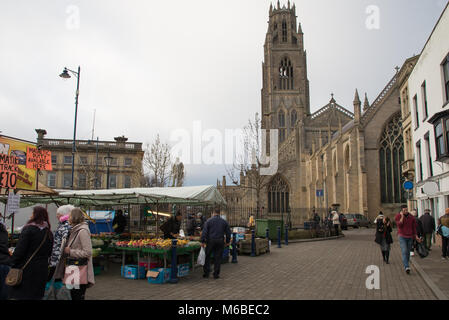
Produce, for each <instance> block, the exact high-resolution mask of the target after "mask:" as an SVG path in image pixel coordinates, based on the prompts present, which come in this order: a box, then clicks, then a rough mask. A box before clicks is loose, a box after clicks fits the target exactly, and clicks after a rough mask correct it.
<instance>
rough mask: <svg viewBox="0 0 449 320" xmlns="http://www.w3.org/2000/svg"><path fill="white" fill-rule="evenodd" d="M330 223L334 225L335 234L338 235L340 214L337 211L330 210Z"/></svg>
mask: <svg viewBox="0 0 449 320" xmlns="http://www.w3.org/2000/svg"><path fill="white" fill-rule="evenodd" d="M332 224H333V225H334V229H335V235H336V236H338V229H339V227H340V216H339V215H338V212H337V211H332Z"/></svg>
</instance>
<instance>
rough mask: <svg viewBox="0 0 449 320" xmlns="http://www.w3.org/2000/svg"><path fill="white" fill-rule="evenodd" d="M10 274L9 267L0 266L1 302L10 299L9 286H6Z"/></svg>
mask: <svg viewBox="0 0 449 320" xmlns="http://www.w3.org/2000/svg"><path fill="white" fill-rule="evenodd" d="M8 272H9V266H6V265H3V264H0V300H6V299H8V286H7V285H6V284H5V279H6V276H7V275H8Z"/></svg>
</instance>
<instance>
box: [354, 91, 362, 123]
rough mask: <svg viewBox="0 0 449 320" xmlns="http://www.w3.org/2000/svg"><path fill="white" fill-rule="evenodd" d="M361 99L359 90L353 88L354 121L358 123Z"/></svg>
mask: <svg viewBox="0 0 449 320" xmlns="http://www.w3.org/2000/svg"><path fill="white" fill-rule="evenodd" d="M360 106H361V101H360V98H359V91H358V90H357V89H355V97H354V123H355V124H358V123H359V122H360V115H361V109H360Z"/></svg>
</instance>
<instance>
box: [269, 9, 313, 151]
mask: <svg viewBox="0 0 449 320" xmlns="http://www.w3.org/2000/svg"><path fill="white" fill-rule="evenodd" d="M269 16H270V19H269V21H268V31H267V35H266V39H265V45H264V51H265V55H264V62H263V64H262V68H263V89H262V115H263V119H262V128H263V129H267V130H269V129H279V142H280V143H282V142H283V141H284V140H285V138H286V137H287V135H288V134H290V132H292V130H293V129H294V128H295V127H296V124H297V121H301V122H302V121H303V120H304V118H305V117H307V116H309V115H310V98H309V80H308V79H307V58H306V52H305V50H304V34H303V32H302V29H301V24H298V23H297V17H296V6H295V5H294V4H293V6H292V7H291V6H290V1H288V5H287V7H286V6H285V5H283V6H282V7H281V5H280V3H279V1H278V2H277V7H275V8H273V5H271V6H270V13H269Z"/></svg>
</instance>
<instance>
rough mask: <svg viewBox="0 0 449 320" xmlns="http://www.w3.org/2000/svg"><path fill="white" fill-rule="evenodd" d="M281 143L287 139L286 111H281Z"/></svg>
mask: <svg viewBox="0 0 449 320" xmlns="http://www.w3.org/2000/svg"><path fill="white" fill-rule="evenodd" d="M278 116H279V143H282V142H284V140H285V113H284V111H282V110H281V111H279V114H278Z"/></svg>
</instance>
